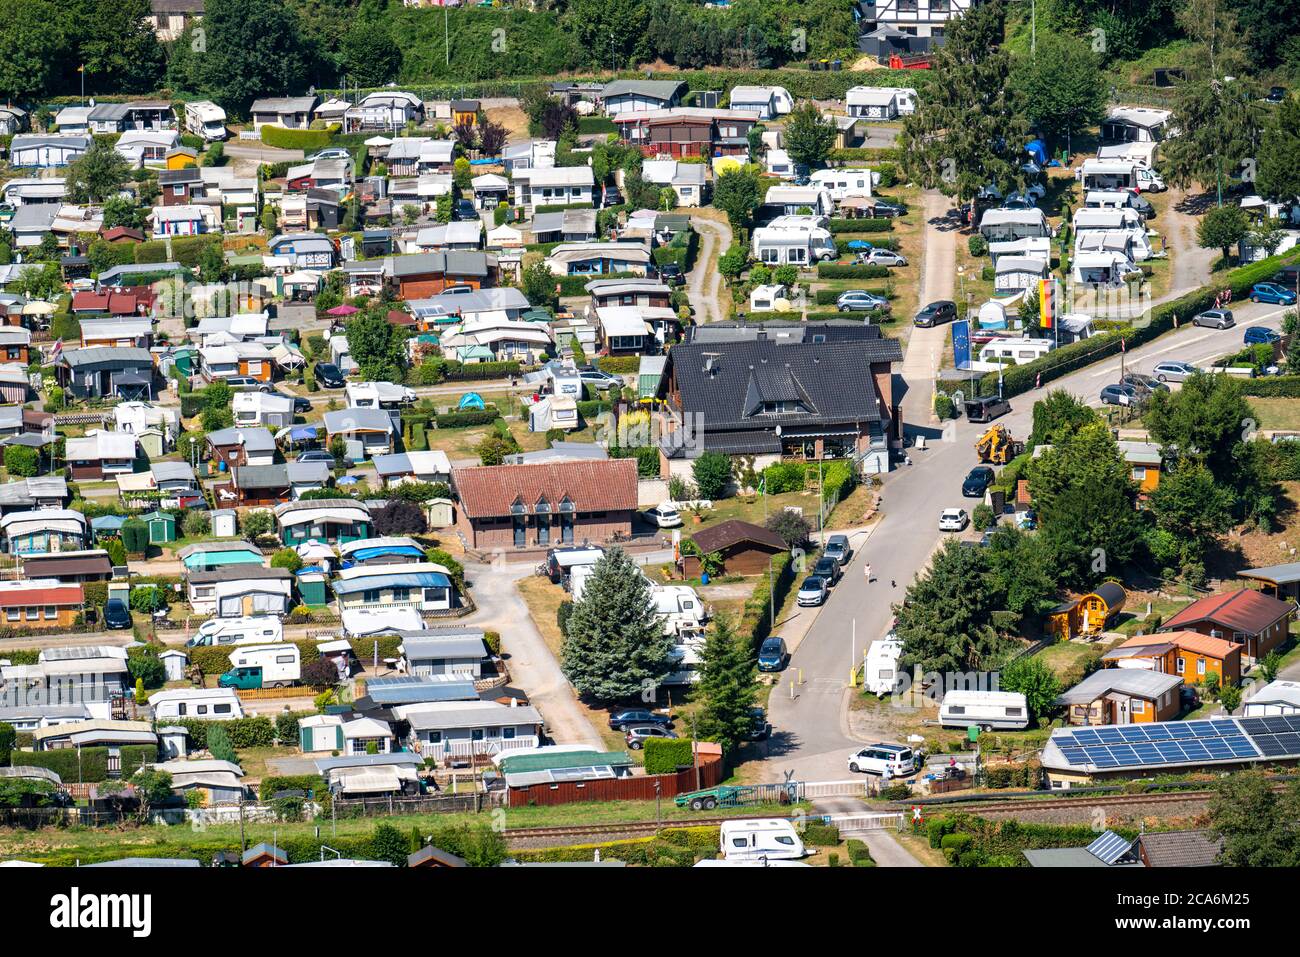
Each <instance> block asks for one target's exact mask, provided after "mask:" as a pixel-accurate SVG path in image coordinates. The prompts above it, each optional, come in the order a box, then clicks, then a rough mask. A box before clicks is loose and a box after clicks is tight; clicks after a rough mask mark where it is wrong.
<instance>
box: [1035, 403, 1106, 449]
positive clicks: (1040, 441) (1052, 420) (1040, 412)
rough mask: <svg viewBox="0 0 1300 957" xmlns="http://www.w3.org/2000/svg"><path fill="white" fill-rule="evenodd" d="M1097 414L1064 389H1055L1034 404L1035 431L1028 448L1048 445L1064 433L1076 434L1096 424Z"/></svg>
mask: <svg viewBox="0 0 1300 957" xmlns="http://www.w3.org/2000/svg"><path fill="white" fill-rule="evenodd" d="M1096 421H1098V419H1097V413H1096V411H1095V410H1094V409H1092V408H1091V407H1089V406H1086V405H1084V404H1083V402H1082V401H1080V400H1079V399H1078V398H1077V397H1076V396H1074V395H1072V394H1071V393H1069V392H1066V391H1065V390H1064V389H1053V390H1052V391H1051V392H1049V393H1047V397H1046V398H1043V399H1039V400H1038V401H1037V402H1035V403H1034V429H1033V431H1032V432H1030V433H1029V442H1028V448H1029V449H1030V451H1032V450H1033V448H1034V446H1036V445H1048V444H1050V443H1051V442H1052V441H1054V439H1055V437H1056V436H1057V435H1059V434H1061V433H1062V432H1076V431H1078V430H1079V429H1080V428H1081V427H1082V426H1085V425H1088V424H1089V423H1091V422H1096Z"/></svg>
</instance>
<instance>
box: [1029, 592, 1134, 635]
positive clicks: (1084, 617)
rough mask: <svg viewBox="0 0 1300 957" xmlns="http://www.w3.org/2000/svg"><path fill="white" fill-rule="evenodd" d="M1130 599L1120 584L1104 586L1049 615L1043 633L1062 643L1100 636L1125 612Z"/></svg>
mask: <svg viewBox="0 0 1300 957" xmlns="http://www.w3.org/2000/svg"><path fill="white" fill-rule="evenodd" d="M1127 598H1128V594H1127V593H1126V592H1125V591H1124V589H1123V587H1122V586H1120V585H1119V584H1118V583H1117V582H1103V583H1102V584H1101V585H1100V586H1098V588H1097V590H1096V591H1094V592H1090V593H1089V594H1087V595H1083V596H1081V597H1079V598H1073V599H1070V600H1069V601H1063V602H1061V604H1059V605H1057V606H1056V607H1055V608H1052V609H1051V610H1050V611H1048V612H1047V615H1046V619H1045V621H1044V623H1043V631H1044V632H1046V633H1047V634H1049V635H1055V636H1056V638H1057V639H1058V640H1060V641H1069V640H1070V639H1071V638H1076V637H1087V636H1095V635H1099V634H1100V633H1101V632H1103V631H1105V630H1106V628H1107V627H1108V626H1109V625H1110V624H1111V622H1113V621H1114V620H1115V616H1116V615H1118V614H1119V613H1120V612H1121V611H1122V610H1123V609H1124V602H1125V601H1126V600H1127Z"/></svg>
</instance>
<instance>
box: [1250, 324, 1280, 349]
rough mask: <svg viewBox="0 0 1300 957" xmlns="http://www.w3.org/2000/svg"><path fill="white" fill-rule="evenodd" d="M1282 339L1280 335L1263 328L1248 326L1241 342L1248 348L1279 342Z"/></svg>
mask: <svg viewBox="0 0 1300 957" xmlns="http://www.w3.org/2000/svg"><path fill="white" fill-rule="evenodd" d="M1281 338H1282V336H1281V335H1280V334H1279V333H1277V332H1275V331H1274V330H1272V329H1266V328H1264V327H1263V326H1247V327H1246V331H1245V332H1243V333H1242V335H1241V341H1242V342H1244V343H1245V344H1246V345H1248V346H1256V345H1259V344H1260V343H1261V342H1277V341H1278V340H1279V339H1281Z"/></svg>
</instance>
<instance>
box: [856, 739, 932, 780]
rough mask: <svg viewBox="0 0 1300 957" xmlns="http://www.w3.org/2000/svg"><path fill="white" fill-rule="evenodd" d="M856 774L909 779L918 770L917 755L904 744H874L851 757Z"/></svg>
mask: <svg viewBox="0 0 1300 957" xmlns="http://www.w3.org/2000/svg"><path fill="white" fill-rule="evenodd" d="M849 770H850V771H852V772H853V773H854V774H859V773H861V774H884V773H885V772H886V771H888V772H889V776H890V777H893V778H902V777H907V776H908V775H910V774H911V773H912V772H914V771H915V770H916V754H915V753H914V752H913V751H912V749H911V748H909V747H907V745H904V744H872V745H869V746H867V747H865V748H862V749H861V750H859V751H854V752H853V753H852V754H850V755H849Z"/></svg>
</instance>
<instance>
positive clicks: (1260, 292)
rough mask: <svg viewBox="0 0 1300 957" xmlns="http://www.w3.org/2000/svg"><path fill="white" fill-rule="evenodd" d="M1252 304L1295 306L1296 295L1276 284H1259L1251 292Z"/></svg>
mask: <svg viewBox="0 0 1300 957" xmlns="http://www.w3.org/2000/svg"><path fill="white" fill-rule="evenodd" d="M1250 301H1251V302H1271V303H1273V304H1275V305H1280V306H1294V305H1295V301H1296V295H1295V293H1294V292H1292V291H1291V290H1290V289H1287V288H1286V287H1285V286H1280V285H1278V284H1277V283H1275V282H1257V283H1255V285H1254V286H1252V287H1251V290H1250Z"/></svg>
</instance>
